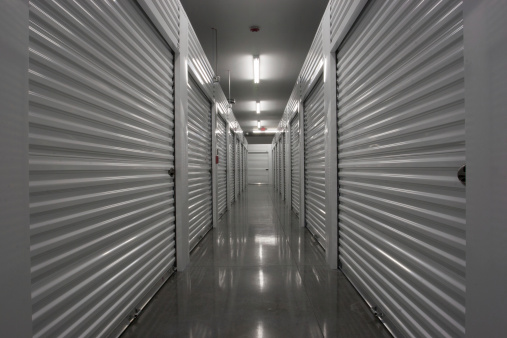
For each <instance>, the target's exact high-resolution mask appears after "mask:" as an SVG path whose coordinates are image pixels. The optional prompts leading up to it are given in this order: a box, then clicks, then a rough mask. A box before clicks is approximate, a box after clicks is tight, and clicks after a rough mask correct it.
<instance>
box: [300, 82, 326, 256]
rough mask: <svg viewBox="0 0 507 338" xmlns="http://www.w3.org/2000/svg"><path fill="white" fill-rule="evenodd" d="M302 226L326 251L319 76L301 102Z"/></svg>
mask: <svg viewBox="0 0 507 338" xmlns="http://www.w3.org/2000/svg"><path fill="white" fill-rule="evenodd" d="M304 119H305V120H304V121H305V125H304V137H305V170H304V174H305V175H304V176H305V208H306V210H305V223H306V226H307V227H308V229H309V230H310V232H311V233H312V234H313V236H315V237H316V239H317V240H318V242H319V243H320V244H321V245H322V247H323V248H326V226H325V224H326V223H325V222H326V210H325V192H326V191H325V185H326V182H325V156H324V155H325V143H324V142H325V137H324V136H325V135H324V127H325V123H324V122H325V111H324V82H323V80H322V76H321V77H320V78H319V79H318V80H317V83H316V84H315V87H314V88H313V90H312V92H311V93H310V95H309V96H308V98H307V99H306V101H305V103H304Z"/></svg>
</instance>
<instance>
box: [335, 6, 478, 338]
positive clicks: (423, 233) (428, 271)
mask: <svg viewBox="0 0 507 338" xmlns="http://www.w3.org/2000/svg"><path fill="white" fill-rule="evenodd" d="M358 20H359V21H358V22H357V23H356V26H355V28H354V29H353V31H352V32H351V34H350V36H349V37H348V38H347V40H346V42H345V43H344V45H343V46H342V47H341V49H340V50H339V53H338V56H337V60H338V61H337V62H338V70H337V76H338V134H339V139H338V143H339V147H338V149H339V152H338V158H339V163H338V165H339V189H340V190H339V191H340V197H339V200H340V203H339V227H340V228H339V236H340V252H339V254H340V261H341V265H342V269H343V271H344V272H345V274H346V275H347V276H348V278H349V279H350V280H351V281H352V283H353V284H354V285H355V286H356V288H357V289H358V290H359V291H360V292H361V293H362V294H363V296H364V297H365V299H366V300H367V301H368V302H369V303H370V304H371V305H372V306H375V307H376V310H377V311H378V312H379V313H382V314H383V317H382V318H383V319H384V320H385V321H386V323H387V324H388V326H389V325H390V326H391V327H392V328H393V330H394V331H395V332H396V331H397V332H401V334H402V335H404V336H407V337H408V336H410V337H463V336H464V335H465V266H466V264H465V240H466V236H465V205H466V201H465V187H464V186H463V185H462V184H461V183H460V182H459V180H458V179H457V177H456V172H457V170H458V168H459V167H460V166H461V165H463V164H465V119H464V62H463V21H462V20H463V14H462V2H458V1H372V2H371V3H370V4H369V5H368V6H367V8H366V9H365V11H364V12H363V13H362V14H361V17H360V18H359V19H358ZM485 263H487V262H485Z"/></svg>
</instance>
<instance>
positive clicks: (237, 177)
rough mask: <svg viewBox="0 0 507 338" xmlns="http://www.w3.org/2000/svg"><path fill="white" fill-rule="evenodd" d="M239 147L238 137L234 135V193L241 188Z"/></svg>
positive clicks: (238, 192)
mask: <svg viewBox="0 0 507 338" xmlns="http://www.w3.org/2000/svg"><path fill="white" fill-rule="evenodd" d="M239 147H240V144H239V141H238V138H237V137H235V138H234V152H235V153H234V154H235V156H234V158H235V160H236V163H235V168H236V172H235V175H234V184H235V187H234V189H236V194H237V195H239V194H240V193H241V188H240V177H241V154H240V152H239Z"/></svg>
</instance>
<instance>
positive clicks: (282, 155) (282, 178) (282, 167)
mask: <svg viewBox="0 0 507 338" xmlns="http://www.w3.org/2000/svg"><path fill="white" fill-rule="evenodd" d="M280 147H281V148H280V150H281V151H280V163H281V165H280V186H281V189H280V192H281V194H282V198H283V199H285V185H286V184H285V133H283V134H282V138H281V139H280Z"/></svg>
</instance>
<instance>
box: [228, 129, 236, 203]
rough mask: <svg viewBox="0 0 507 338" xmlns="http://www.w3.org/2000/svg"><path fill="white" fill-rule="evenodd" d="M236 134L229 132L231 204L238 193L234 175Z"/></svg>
mask: <svg viewBox="0 0 507 338" xmlns="http://www.w3.org/2000/svg"><path fill="white" fill-rule="evenodd" d="M234 139H235V137H234V133H233V132H232V131H231V130H229V152H228V161H229V163H230V173H228V175H227V180H228V181H227V182H228V183H227V184H228V186H229V187H230V196H231V203H232V202H234V201H235V200H236V193H235V189H234V182H235V180H234V173H235V168H234V167H235V166H234V162H235V160H234Z"/></svg>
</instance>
